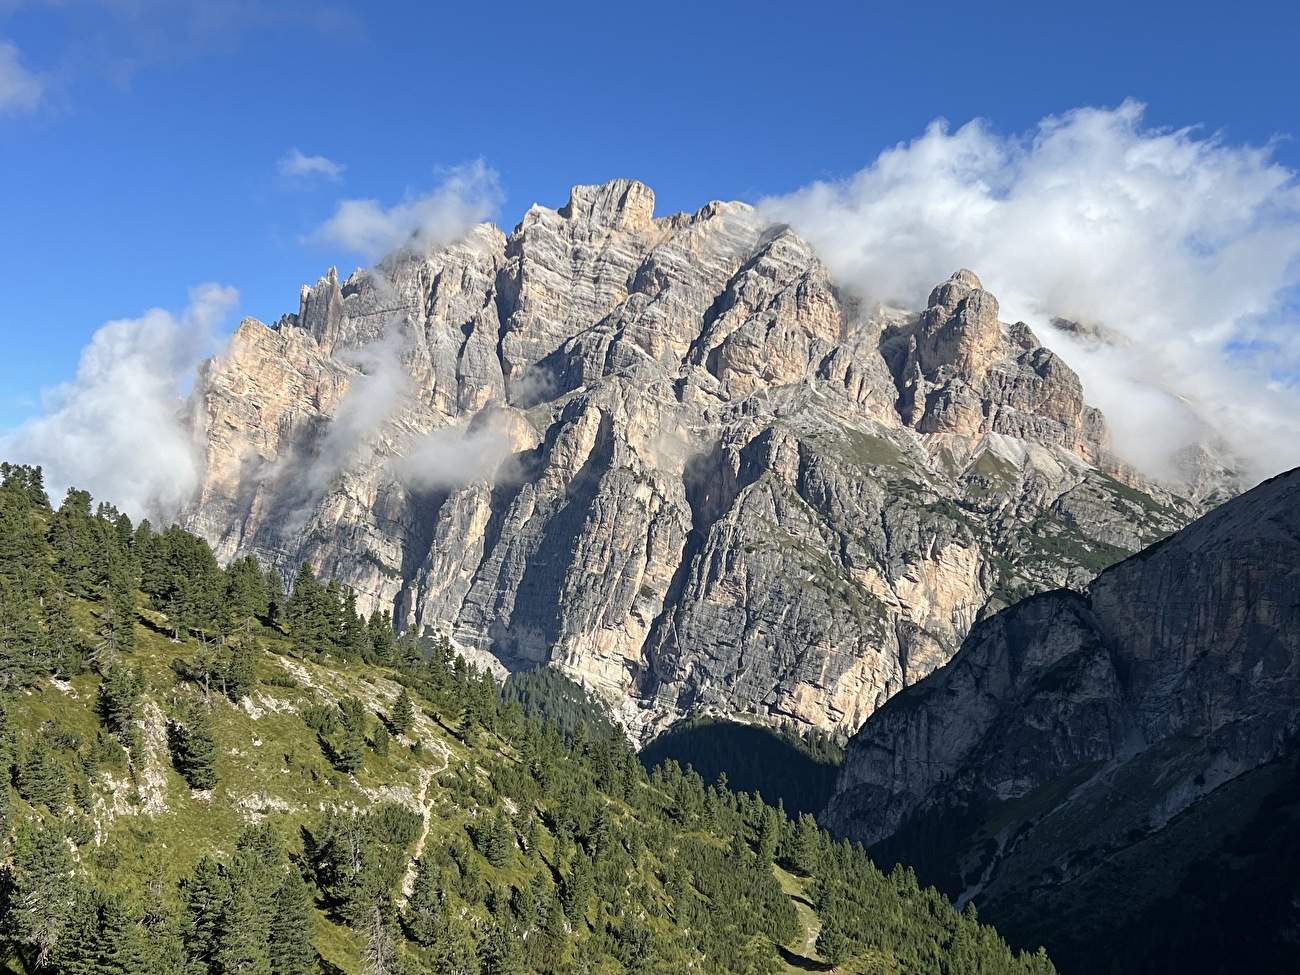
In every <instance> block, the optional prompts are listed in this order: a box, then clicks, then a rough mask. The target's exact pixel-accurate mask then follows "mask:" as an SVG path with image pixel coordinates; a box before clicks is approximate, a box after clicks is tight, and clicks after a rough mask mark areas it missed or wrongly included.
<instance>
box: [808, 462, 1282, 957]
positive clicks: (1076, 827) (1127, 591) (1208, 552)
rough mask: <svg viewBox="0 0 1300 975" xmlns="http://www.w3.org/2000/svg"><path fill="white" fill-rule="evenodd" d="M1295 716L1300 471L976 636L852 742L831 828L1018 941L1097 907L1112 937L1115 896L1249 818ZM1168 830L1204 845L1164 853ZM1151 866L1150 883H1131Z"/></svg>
mask: <svg viewBox="0 0 1300 975" xmlns="http://www.w3.org/2000/svg"><path fill="white" fill-rule="evenodd" d="M1298 724H1300V471H1292V472H1291V473H1289V474H1284V475H1281V476H1279V477H1277V478H1274V479H1273V480H1271V481H1269V482H1266V483H1265V484H1263V485H1261V486H1259V487H1258V488H1256V489H1254V490H1253V491H1250V492H1249V493H1247V494H1245V495H1242V496H1241V497H1239V498H1237V499H1235V500H1233V501H1230V502H1228V503H1227V504H1225V505H1223V506H1222V507H1221V508H1218V509H1216V510H1215V511H1213V512H1212V513H1210V514H1209V515H1207V516H1205V517H1204V518H1202V519H1200V520H1199V521H1197V522H1195V523H1194V524H1192V525H1190V526H1189V527H1187V528H1186V529H1184V530H1182V531H1181V532H1179V533H1178V534H1176V535H1174V536H1173V537H1172V538H1170V539H1168V540H1166V541H1165V542H1162V543H1159V544H1157V545H1154V546H1152V547H1150V548H1148V549H1147V550H1145V551H1144V552H1142V553H1140V554H1139V555H1137V556H1135V557H1133V558H1130V559H1128V560H1127V561H1125V562H1122V563H1120V564H1119V565H1116V566H1114V567H1113V568H1111V569H1109V570H1107V571H1106V572H1103V573H1102V574H1101V575H1100V576H1099V577H1098V578H1097V579H1096V581H1095V582H1093V584H1092V585H1091V587H1090V588H1089V590H1088V593H1087V594H1086V595H1083V594H1079V593H1070V592H1054V593H1045V594H1042V595H1039V596H1035V597H1033V598H1032V599H1029V600H1026V601H1024V602H1022V603H1019V604H1018V605H1016V606H1014V607H1012V608H1011V609H1008V610H1006V611H1004V612H1002V613H1000V614H998V615H996V616H994V617H993V618H991V619H987V620H985V621H984V622H983V623H981V624H979V625H978V626H977V627H976V628H975V629H974V630H973V631H972V632H971V633H970V635H969V636H968V638H967V640H966V642H965V644H964V646H963V647H962V649H961V651H960V652H959V653H958V654H957V655H956V656H955V657H954V658H953V660H952V661H951V662H950V663H949V664H948V665H947V667H945V668H944V669H943V670H941V671H939V672H937V673H935V674H932V675H931V676H930V677H929V678H928V679H927V680H925V681H923V682H921V683H919V684H918V685H916V686H914V687H911V688H908V689H907V690H906V691H904V692H903V693H901V694H899V695H897V696H896V697H894V698H893V699H892V700H891V701H890V702H889V703H888V705H886V706H885V707H884V708H883V709H881V710H879V711H877V712H876V713H875V714H873V715H872V717H871V719H870V720H869V721H868V722H867V723H866V724H865V726H864V727H863V728H862V729H861V730H860V731H859V732H858V734H857V735H856V736H855V737H854V738H853V739H852V741H851V742H850V744H849V747H848V749H847V752H846V755H845V761H844V765H843V768H842V771H841V775H840V779H839V782H838V784H837V787H836V793H835V796H834V797H833V799H832V801H831V803H830V805H829V808H828V809H827V811H826V812H825V814H824V816H823V820H824V823H825V824H826V825H827V826H828V827H829V828H830V829H832V830H833V831H834V832H836V833H837V834H839V835H843V836H849V837H852V838H854V839H857V840H861V841H863V842H864V843H866V844H868V845H872V844H884V845H883V846H882V847H880V850H882V851H884V850H887V851H888V853H889V855H892V856H902V857H904V858H906V859H909V860H911V859H914V858H919V859H920V860H923V861H924V860H928V861H929V866H930V868H931V874H930V877H931V879H937V880H939V881H940V882H944V880H945V878H947V882H946V884H945V886H947V887H949V892H950V893H952V894H953V895H958V894H961V895H962V896H963V897H972V896H976V897H978V898H979V900H980V906H981V909H984V908H986V907H988V908H989V909H990V910H989V912H986V916H993V917H997V918H998V919H999V920H998V923H1003V922H1004V921H1005V920H1007V919H1012V920H1014V919H1016V918H1020V919H1021V920H1022V921H1023V924H1022V925H1021V927H1022V929H1025V928H1027V929H1028V931H1030V932H1031V934H1030V935H1029V936H1032V937H1035V938H1040V939H1041V938H1045V937H1046V936H1047V933H1048V931H1047V930H1045V929H1050V926H1051V925H1050V921H1049V920H1045V919H1048V918H1051V917H1054V916H1060V917H1066V916H1068V915H1069V914H1070V913H1071V912H1072V913H1073V914H1074V915H1075V916H1076V920H1077V918H1078V917H1085V916H1088V919H1089V920H1090V923H1099V922H1098V920H1097V917H1094V916H1090V915H1089V912H1090V911H1091V910H1092V908H1093V907H1097V908H1098V910H1099V911H1100V910H1103V908H1104V909H1105V910H1109V911H1111V912H1113V913H1114V914H1115V915H1116V917H1117V918H1118V920H1116V921H1115V923H1116V924H1118V923H1120V921H1122V920H1124V919H1125V913H1126V908H1125V904H1127V905H1128V908H1127V910H1128V911H1136V910H1137V909H1138V907H1139V906H1140V905H1139V904H1138V900H1139V899H1141V898H1147V899H1148V900H1150V899H1154V898H1157V897H1158V896H1163V895H1164V893H1165V892H1167V893H1169V894H1170V895H1172V894H1173V893H1174V892H1176V891H1177V890H1178V883H1179V878H1180V876H1181V871H1182V870H1183V869H1184V868H1187V869H1189V870H1193V869H1195V866H1194V861H1195V860H1196V858H1198V857H1206V856H1208V854H1209V852H1210V851H1212V850H1213V849H1215V846H1214V844H1216V843H1220V842H1222V841H1223V840H1224V837H1225V836H1226V835H1227V832H1228V830H1225V826H1224V824H1225V823H1227V822H1231V821H1232V820H1231V819H1230V818H1224V817H1225V815H1226V814H1225V813H1224V812H1223V809H1224V808H1230V809H1231V808H1233V807H1236V806H1243V807H1244V808H1245V809H1246V810H1247V813H1246V814H1245V818H1246V819H1249V816H1250V811H1252V810H1253V809H1254V808H1255V806H1256V805H1257V804H1258V803H1259V793H1258V791H1257V787H1256V786H1254V785H1252V786H1250V788H1249V789H1248V788H1245V787H1243V788H1241V789H1240V790H1238V791H1237V792H1233V791H1232V787H1233V784H1234V783H1236V782H1237V781H1238V780H1239V779H1241V778H1242V777H1243V776H1246V775H1248V774H1253V772H1252V770H1255V769H1257V768H1258V767H1260V766H1262V765H1263V764H1264V763H1266V762H1269V761H1270V760H1273V759H1274V758H1276V757H1277V756H1279V755H1280V754H1282V753H1283V752H1284V750H1286V749H1288V748H1293V744H1289V743H1293V740H1294V739H1293V736H1294V734H1295V731H1296V728H1297V725H1298ZM1216 790H1217V791H1216ZM1252 790H1256V791H1254V792H1252ZM1225 795H1227V796H1229V799H1226V800H1223V801H1220V800H1219V798H1218V797H1220V796H1225ZM1212 796H1213V798H1211V797H1212ZM1234 797H1235V798H1234ZM1243 797H1244V798H1243ZM1211 803H1217V804H1218V806H1217V807H1216V809H1215V810H1214V811H1213V812H1212V813H1206V814H1205V815H1203V816H1202V815H1201V813H1200V810H1202V809H1205V808H1208V806H1209V804H1211ZM1198 816H1200V817H1201V818H1200V819H1198V818H1197V817H1198ZM1175 828H1176V829H1177V830H1180V831H1181V833H1180V834H1179V835H1180V836H1182V837H1186V836H1188V835H1193V836H1195V837H1196V840H1195V843H1194V844H1193V845H1191V846H1188V844H1187V842H1186V840H1185V839H1179V840H1178V841H1177V842H1175V841H1173V840H1169V841H1166V840H1165V836H1166V834H1167V832H1168V831H1169V830H1172V829H1175ZM1189 851H1190V852H1189ZM1180 857H1185V858H1186V862H1184V861H1182V860H1180V859H1179V858H1180ZM936 859H937V860H938V861H942V862H935V861H936ZM1208 862H1209V861H1208V860H1205V861H1202V862H1201V868H1202V869H1204V868H1205V864H1206V863H1208ZM1189 864H1191V865H1192V866H1189ZM1148 869H1149V870H1150V872H1151V875H1152V876H1154V877H1157V878H1158V880H1159V883H1153V884H1151V885H1150V886H1146V885H1145V884H1144V882H1143V881H1140V878H1142V877H1143V876H1144V873H1143V872H1144V870H1148ZM1189 876H1190V873H1189ZM1116 882H1118V883H1121V884H1128V885H1130V886H1131V888H1132V890H1131V892H1130V896H1129V897H1128V899H1127V900H1125V899H1124V898H1117V896H1116V894H1115V887H1114V886H1113V885H1114V884H1115V883H1116ZM1107 885H1110V886H1107ZM1163 888H1167V891H1164V890H1163ZM998 912H1000V913H998ZM1035 912H1037V913H1035ZM1035 925H1037V927H1035ZM1063 931H1064V932H1065V933H1064V934H1062V937H1063V938H1064V939H1065V940H1069V937H1071V936H1073V937H1075V938H1076V939H1078V940H1081V941H1086V939H1087V938H1088V937H1092V936H1093V935H1092V933H1090V932H1087V931H1083V930H1082V929H1080V928H1079V925H1078V923H1076V924H1074V925H1073V928H1071V926H1070V924H1069V922H1066V923H1065V924H1064V926H1063ZM1050 945H1051V942H1050V941H1049V946H1050ZM1081 970H1083V969H1081Z"/></svg>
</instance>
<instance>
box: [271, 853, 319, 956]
mask: <svg viewBox="0 0 1300 975" xmlns="http://www.w3.org/2000/svg"><path fill="white" fill-rule="evenodd" d="M315 934H316V922H315V917H314V916H313V914H312V903H311V892H310V891H309V890H308V888H307V885H306V884H305V883H304V882H303V879H302V874H300V873H299V872H298V871H297V870H296V869H293V868H292V867H291V868H290V869H289V872H288V874H287V875H286V876H285V878H284V881H283V882H282V883H281V884H280V887H279V889H278V890H276V892H275V912H274V914H273V915H272V918H271V939H270V947H271V975H312V973H313V972H314V971H315V970H316V951H315V949H314V948H312V940H313V939H314V938H315Z"/></svg>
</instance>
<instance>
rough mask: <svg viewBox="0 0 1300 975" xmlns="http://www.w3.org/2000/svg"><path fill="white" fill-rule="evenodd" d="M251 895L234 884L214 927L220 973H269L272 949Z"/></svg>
mask: <svg viewBox="0 0 1300 975" xmlns="http://www.w3.org/2000/svg"><path fill="white" fill-rule="evenodd" d="M261 920H262V919H261V918H260V916H259V914H258V910H257V905H256V903H254V901H253V895H252V893H251V892H249V891H248V890H247V889H246V888H244V887H240V886H235V887H234V888H233V889H232V890H231V893H230V901H229V903H227V905H226V909H225V912H224V913H223V914H222V916H221V923H220V926H219V927H218V929H217V951H216V956H215V960H216V967H217V971H219V972H221V973H222V975H271V953H270V949H269V946H268V944H267V941H266V939H265V937H263V935H262V929H263V925H262V924H261V923H260V921H261Z"/></svg>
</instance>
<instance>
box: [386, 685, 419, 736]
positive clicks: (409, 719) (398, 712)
mask: <svg viewBox="0 0 1300 975" xmlns="http://www.w3.org/2000/svg"><path fill="white" fill-rule="evenodd" d="M388 720H389V722H390V723H391V724H392V726H393V734H395V735H399V736H400V735H404V734H406V733H407V731H409V730H410V728H411V725H412V724H413V723H414V722H415V706H414V705H413V704H412V703H411V695H410V694H408V693H406V688H405V687H403V688H402V690H401V692H400V693H399V694H398V695H397V700H396V701H395V702H394V703H393V713H392V714H391V715H389V718H388Z"/></svg>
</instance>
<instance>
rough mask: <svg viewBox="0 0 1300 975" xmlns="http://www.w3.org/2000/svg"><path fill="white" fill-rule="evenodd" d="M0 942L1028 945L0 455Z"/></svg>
mask: <svg viewBox="0 0 1300 975" xmlns="http://www.w3.org/2000/svg"><path fill="white" fill-rule="evenodd" d="M0 477H2V479H3V480H2V483H0V689H2V690H3V698H2V700H3V709H2V710H3V725H2V728H0V762H3V764H4V766H5V767H6V770H7V774H6V775H3V776H0V843H2V845H3V877H2V883H0V890H2V891H3V897H0V938H2V939H3V940H2V941H0V969H3V970H7V971H8V972H11V973H17V972H24V973H44V972H59V973H132V975H152V973H177V975H179V973H203V972H212V973H221V975H228V973H229V975H233V973H259V975H299V973H302V975H306V973H311V972H321V973H340V972H343V973H351V972H360V971H365V972H368V973H419V972H439V973H464V975H479V973H481V975H507V973H522V972H541V973H550V972H593V973H594V972H602V973H610V975H616V973H620V972H674V973H677V972H683V971H701V972H712V973H746V972H762V973H774V972H779V971H782V970H786V971H794V970H813V971H817V970H820V971H828V970H830V969H831V968H832V966H838V970H840V971H844V972H862V971H881V972H902V971H906V972H927V973H936V975H946V973H960V972H972V973H974V972H981V973H983V972H1008V973H1013V972H1026V973H1049V972H1052V971H1053V968H1052V966H1051V963H1050V962H1049V961H1048V960H1047V959H1046V957H1045V956H1044V955H1043V954H1042V953H1041V952H1039V953H1037V954H1032V955H1015V954H1013V952H1011V951H1010V950H1009V949H1008V948H1007V946H1006V945H1005V943H1004V942H1003V941H1002V940H1001V939H1000V938H999V937H998V935H997V934H996V933H995V932H994V931H993V929H992V928H990V927H988V926H986V925H982V924H980V923H979V922H978V919H977V918H976V917H975V915H974V913H973V912H970V911H968V912H966V913H962V914H959V913H957V912H955V911H954V910H952V908H951V907H950V906H949V905H948V903H947V902H946V901H945V900H944V898H943V897H942V896H941V895H940V894H938V893H937V892H935V891H934V890H932V889H921V888H920V887H918V885H917V883H916V879H915V876H914V875H913V874H912V873H911V872H910V871H908V870H904V869H901V868H895V869H894V870H893V871H892V872H890V873H888V874H884V873H882V872H880V871H878V870H877V869H876V868H875V867H874V866H873V865H872V864H871V863H870V862H869V861H868V860H867V859H866V857H865V855H864V854H863V852H862V850H861V848H860V847H859V848H855V847H851V846H849V845H848V844H846V843H834V842H832V841H830V840H829V838H828V837H827V836H826V835H825V834H824V833H822V832H821V831H819V830H818V829H817V827H816V825H815V823H814V821H813V820H812V818H811V817H809V816H807V815H803V816H800V817H798V819H796V820H793V821H792V820H790V819H789V818H787V817H785V816H784V815H782V814H781V813H779V812H778V810H776V809H773V808H772V807H770V806H767V805H765V804H763V803H762V802H761V801H760V800H758V798H757V797H755V796H751V795H746V794H743V793H735V792H732V791H729V790H727V789H725V788H720V787H718V786H711V785H706V783H705V782H704V781H703V780H702V779H701V778H700V776H699V775H698V774H696V773H695V772H693V771H691V770H689V769H687V770H685V771H683V769H682V768H681V767H679V766H678V765H677V764H676V763H674V762H668V763H665V764H664V765H663V766H661V767H659V768H656V769H654V770H653V771H651V772H649V773H647V772H646V771H645V770H644V769H643V768H642V767H641V765H640V763H639V762H638V761H637V758H636V756H635V755H634V754H633V753H632V751H631V750H630V749H629V748H628V746H627V744H626V743H625V742H624V741H623V740H622V739H621V738H620V737H618V736H616V735H612V734H608V733H590V732H589V731H588V730H587V725H586V724H585V720H584V721H583V722H580V723H579V724H576V725H575V727H574V731H573V733H572V734H571V735H570V736H569V737H568V739H567V740H566V736H565V735H563V734H561V732H560V731H559V729H558V727H557V725H556V724H554V723H553V722H547V723H541V722H539V721H538V720H537V719H535V718H530V717H527V716H526V715H525V713H524V708H523V707H522V706H521V704H520V702H519V701H509V702H504V703H503V701H502V699H501V698H500V697H499V696H498V693H497V689H496V686H495V684H494V682H493V681H492V679H491V677H490V676H489V675H488V674H485V673H481V672H479V671H478V670H476V669H475V668H474V667H472V666H469V665H467V664H466V663H465V661H464V660H463V659H461V658H460V657H458V656H456V655H455V654H454V653H453V652H452V649H451V647H450V645H449V644H447V643H446V641H443V640H436V639H434V640H424V641H421V640H416V639H415V638H413V637H412V636H409V635H408V636H403V637H401V638H398V637H397V636H396V635H395V634H394V632H393V629H392V626H391V621H390V620H389V619H388V618H387V617H386V616H385V615H383V614H373V615H372V616H370V617H369V618H368V619H364V620H363V619H362V618H360V617H359V616H358V615H357V613H356V610H355V601H354V599H353V597H352V594H351V593H350V592H348V591H346V590H344V589H341V588H340V587H339V586H337V585H335V584H334V583H332V582H328V581H321V580H319V579H317V578H316V577H315V576H314V574H313V573H312V570H311V568H310V567H309V566H307V565H304V566H302V567H301V568H300V569H299V571H298V572H297V574H296V577H295V579H294V580H293V582H292V585H291V586H290V587H288V591H286V589H285V587H284V585H283V584H282V583H281V581H280V577H279V576H278V575H277V574H276V573H275V572H274V571H270V572H266V573H264V572H263V571H262V569H261V567H260V566H259V565H258V564H257V562H256V561H255V560H253V559H244V560H240V561H237V562H235V563H233V564H231V565H230V566H228V567H226V568H225V569H222V568H221V567H219V566H218V565H217V563H216V560H215V559H214V558H213V557H212V553H211V551H210V550H209V549H208V547H207V546H206V544H205V543H203V542H202V541H200V540H199V539H197V538H194V537H193V536H190V535H188V534H186V533H185V532H182V531H180V530H179V529H176V528H169V529H167V530H165V531H163V532H158V531H156V530H155V529H153V528H152V527H151V526H150V525H148V524H147V523H141V524H140V525H138V526H136V525H133V524H132V523H131V521H130V519H128V518H126V517H125V516H124V515H121V514H120V513H118V512H117V511H116V510H115V509H114V508H113V507H112V506H111V505H106V504H100V505H99V506H97V507H95V508H93V509H92V499H91V498H90V496H89V495H87V494H85V493H84V492H77V491H72V492H69V494H68V496H67V498H66V499H65V500H64V502H63V503H62V504H61V505H60V507H59V508H58V509H57V510H54V509H52V508H51V506H50V505H49V502H48V500H47V498H46V496H45V492H44V490H43V486H42V483H41V476H40V471H39V469H32V468H26V467H13V466H10V465H3V466H0Z"/></svg>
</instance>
